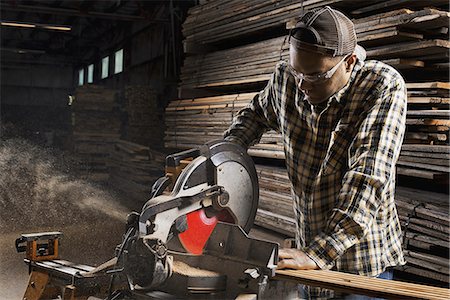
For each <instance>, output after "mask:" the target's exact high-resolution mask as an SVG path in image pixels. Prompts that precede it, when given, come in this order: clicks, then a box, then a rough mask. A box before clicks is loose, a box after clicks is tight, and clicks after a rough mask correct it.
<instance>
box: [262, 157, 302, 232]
mask: <svg viewBox="0 0 450 300" xmlns="http://www.w3.org/2000/svg"><path fill="white" fill-rule="evenodd" d="M256 172H257V174H258V181H259V205H258V210H257V212H256V217H255V224H256V225H258V226H261V227H264V228H268V229H271V230H273V231H276V232H279V233H282V234H284V235H286V236H290V237H294V236H295V231H296V229H295V216H294V208H293V201H292V196H291V184H290V181H289V178H288V175H287V171H286V169H285V168H284V167H275V166H267V165H262V164H258V165H256Z"/></svg>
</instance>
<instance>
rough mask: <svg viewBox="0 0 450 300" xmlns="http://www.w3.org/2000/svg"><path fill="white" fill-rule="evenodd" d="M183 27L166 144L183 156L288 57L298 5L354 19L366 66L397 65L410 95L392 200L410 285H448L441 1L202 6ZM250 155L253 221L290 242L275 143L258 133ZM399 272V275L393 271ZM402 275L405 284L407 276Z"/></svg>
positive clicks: (252, 0) (445, 17)
mask: <svg viewBox="0 0 450 300" xmlns="http://www.w3.org/2000/svg"><path fill="white" fill-rule="evenodd" d="M201 3H202V4H200V5H197V6H195V7H193V8H191V9H190V10H189V15H188V17H187V19H186V21H185V22H184V24H183V34H184V37H185V40H184V49H185V55H186V58H185V61H184V65H183V67H182V69H181V81H180V85H179V99H176V100H173V101H171V102H170V103H169V105H168V107H167V109H166V113H165V120H166V132H165V145H166V147H169V148H176V149H187V148H190V147H195V146H199V145H201V144H203V143H204V142H207V141H210V140H212V139H216V138H221V137H222V135H223V131H224V130H226V129H227V128H228V126H229V125H230V124H231V122H232V119H233V117H234V116H235V114H236V113H237V112H238V111H239V109H241V108H242V107H245V105H246V104H247V103H248V102H249V101H250V100H251V99H252V98H253V97H254V96H255V95H256V93H257V92H258V91H260V90H261V89H262V88H263V87H264V86H265V83H266V82H267V80H268V79H269V77H270V75H271V73H272V72H273V71H274V67H275V64H276V63H277V62H278V61H279V60H280V58H281V59H286V58H287V57H288V52H287V51H288V45H287V41H286V34H287V30H286V28H290V27H291V26H292V25H293V19H294V18H295V17H297V16H298V13H299V12H300V10H301V7H302V5H303V8H304V9H305V10H309V9H312V8H315V7H319V6H323V5H331V6H333V7H335V8H338V9H340V10H342V11H344V12H345V13H346V14H347V15H349V16H350V17H351V18H353V20H354V22H355V25H356V31H357V35H358V39H359V43H360V44H361V45H362V46H363V47H364V48H365V49H366V50H367V56H368V59H378V60H381V61H384V62H386V63H388V64H390V65H392V66H393V67H395V68H396V69H397V70H399V72H400V73H401V74H402V75H403V76H404V78H405V80H406V82H407V88H408V113H407V132H406V136H405V143H404V146H403V148H402V152H401V156H400V160H399V163H398V166H397V173H398V176H399V179H403V180H399V181H400V182H402V181H403V182H411V181H414V182H415V188H414V189H412V188H407V187H401V186H399V187H398V188H397V194H396V196H397V197H396V201H397V206H398V210H399V214H400V218H401V221H402V224H403V226H404V233H405V238H404V249H405V254H406V257H407V261H408V263H407V265H406V266H405V267H403V268H402V272H406V273H408V274H413V275H414V279H415V280H418V281H421V280H425V278H426V280H428V282H429V280H430V279H432V280H433V282H432V283H436V284H444V285H445V284H447V283H448V280H449V277H448V276H449V265H448V251H449V223H448V215H449V207H448V195H445V194H439V193H432V192H428V191H426V190H427V189H428V188H427V187H428V186H435V185H438V186H439V187H441V188H442V186H444V189H445V188H448V180H449V159H450V151H449V150H450V147H449V127H450V120H449V116H450V108H449V102H450V97H449V90H450V84H449V83H448V81H449V74H448V67H449V63H448V56H449V50H450V42H449V41H448V39H449V28H448V27H449V20H450V13H449V12H448V1H441V0H437V1H415V0H410V1H394V0H388V1H371V3H372V4H371V5H367V2H365V1H355V0H328V1H327V0H306V1H303V4H302V3H301V1H296V2H292V1H290V0H280V1H258V0H246V1H238V0H228V1H218V0H210V1H203V2H201ZM249 154H251V155H252V156H254V157H255V158H257V159H259V160H261V158H264V159H265V160H263V163H262V164H260V165H258V166H257V170H258V175H259V181H260V191H261V192H260V193H261V196H260V208H259V210H258V214H257V217H256V221H255V222H256V224H258V225H259V226H262V227H266V228H269V229H272V230H275V231H278V232H281V233H283V234H286V235H289V236H292V234H293V232H294V229H295V225H294V220H293V212H292V199H291V194H290V186H289V181H288V178H287V174H286V171H285V169H284V166H283V164H284V162H283V160H284V153H283V142H282V140H281V137H280V135H279V134H278V133H276V132H272V131H271V132H268V133H266V134H264V135H263V137H262V139H261V141H260V143H259V144H257V145H255V146H253V147H252V148H250V150H249ZM397 274H398V273H397ZM408 278H412V277H411V276H409V277H408Z"/></svg>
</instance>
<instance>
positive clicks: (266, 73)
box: [180, 9, 450, 91]
mask: <svg viewBox="0 0 450 300" xmlns="http://www.w3.org/2000/svg"><path fill="white" fill-rule="evenodd" d="M449 20H450V13H448V12H446V11H440V10H436V9H423V10H419V11H412V10H409V9H399V10H396V11H392V12H388V13H382V14H378V15H375V16H371V17H366V18H363V19H357V20H354V21H355V29H356V31H357V35H358V42H359V43H360V44H361V45H362V46H363V47H365V48H366V50H367V56H368V58H369V59H379V60H382V61H384V62H386V63H388V64H390V65H392V66H393V67H395V68H397V69H399V70H400V71H401V72H402V73H403V74H404V75H405V76H406V77H407V78H408V77H411V78H412V79H413V78H417V75H418V74H419V75H420V74H421V73H420V72H419V71H420V70H427V72H428V74H427V78H433V77H434V78H438V77H439V76H440V77H442V76H448V72H447V69H448V53H449V49H450V42H449V41H448V22H449ZM294 24H295V20H293V21H290V22H288V23H287V28H288V29H290V28H292V27H293V25H294ZM287 57H288V44H287V41H286V36H284V35H283V36H280V37H277V38H272V39H269V40H264V41H261V42H256V43H253V44H248V45H244V46H239V47H235V48H232V49H226V50H221V51H215V52H210V53H206V54H198V55H193V56H188V57H187V58H186V60H185V62H184V66H183V68H182V70H181V84H180V89H181V90H182V91H183V90H190V89H204V90H208V89H209V90H211V89H216V90H217V89H218V88H222V89H224V88H225V87H226V86H236V85H243V84H250V83H260V84H262V85H263V84H264V82H266V81H267V80H268V79H269V78H270V75H271V74H272V72H273V70H274V66H275V64H276V63H277V62H278V61H279V60H280V58H281V59H286V58H287ZM422 77H423V75H422ZM427 78H424V79H427Z"/></svg>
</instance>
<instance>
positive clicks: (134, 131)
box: [125, 85, 164, 148]
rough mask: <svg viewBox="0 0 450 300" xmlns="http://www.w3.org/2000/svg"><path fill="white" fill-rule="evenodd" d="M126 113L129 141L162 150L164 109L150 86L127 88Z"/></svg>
mask: <svg viewBox="0 0 450 300" xmlns="http://www.w3.org/2000/svg"><path fill="white" fill-rule="evenodd" d="M125 111H126V113H127V117H128V118H127V120H128V122H127V127H126V138H127V140H129V141H131V142H134V143H138V144H141V145H147V146H150V145H151V146H152V148H162V144H161V141H162V140H163V131H162V130H160V128H161V124H162V123H163V119H164V109H163V107H162V106H161V105H159V102H158V95H157V93H156V91H155V90H153V89H152V88H150V87H149V86H136V85H133V86H127V87H126V88H125Z"/></svg>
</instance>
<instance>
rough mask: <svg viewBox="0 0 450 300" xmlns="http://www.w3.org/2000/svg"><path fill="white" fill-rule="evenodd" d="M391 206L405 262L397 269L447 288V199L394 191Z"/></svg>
mask: <svg viewBox="0 0 450 300" xmlns="http://www.w3.org/2000/svg"><path fill="white" fill-rule="evenodd" d="M395 202H396V204H397V209H398V214H399V218H400V221H401V224H402V228H403V235H404V236H403V239H404V241H403V249H404V254H405V258H406V261H407V264H406V265H405V266H402V267H398V269H399V270H401V271H402V272H405V273H408V274H413V275H415V276H422V277H425V278H428V279H433V280H436V281H439V282H442V283H444V284H448V282H449V280H450V278H449V275H450V263H449V256H448V255H449V246H450V244H449V242H450V229H449V225H450V224H449V218H448V216H449V203H448V195H443V194H440V193H433V192H429V191H422V190H419V189H413V188H405V187H397V191H396V194H395Z"/></svg>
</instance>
